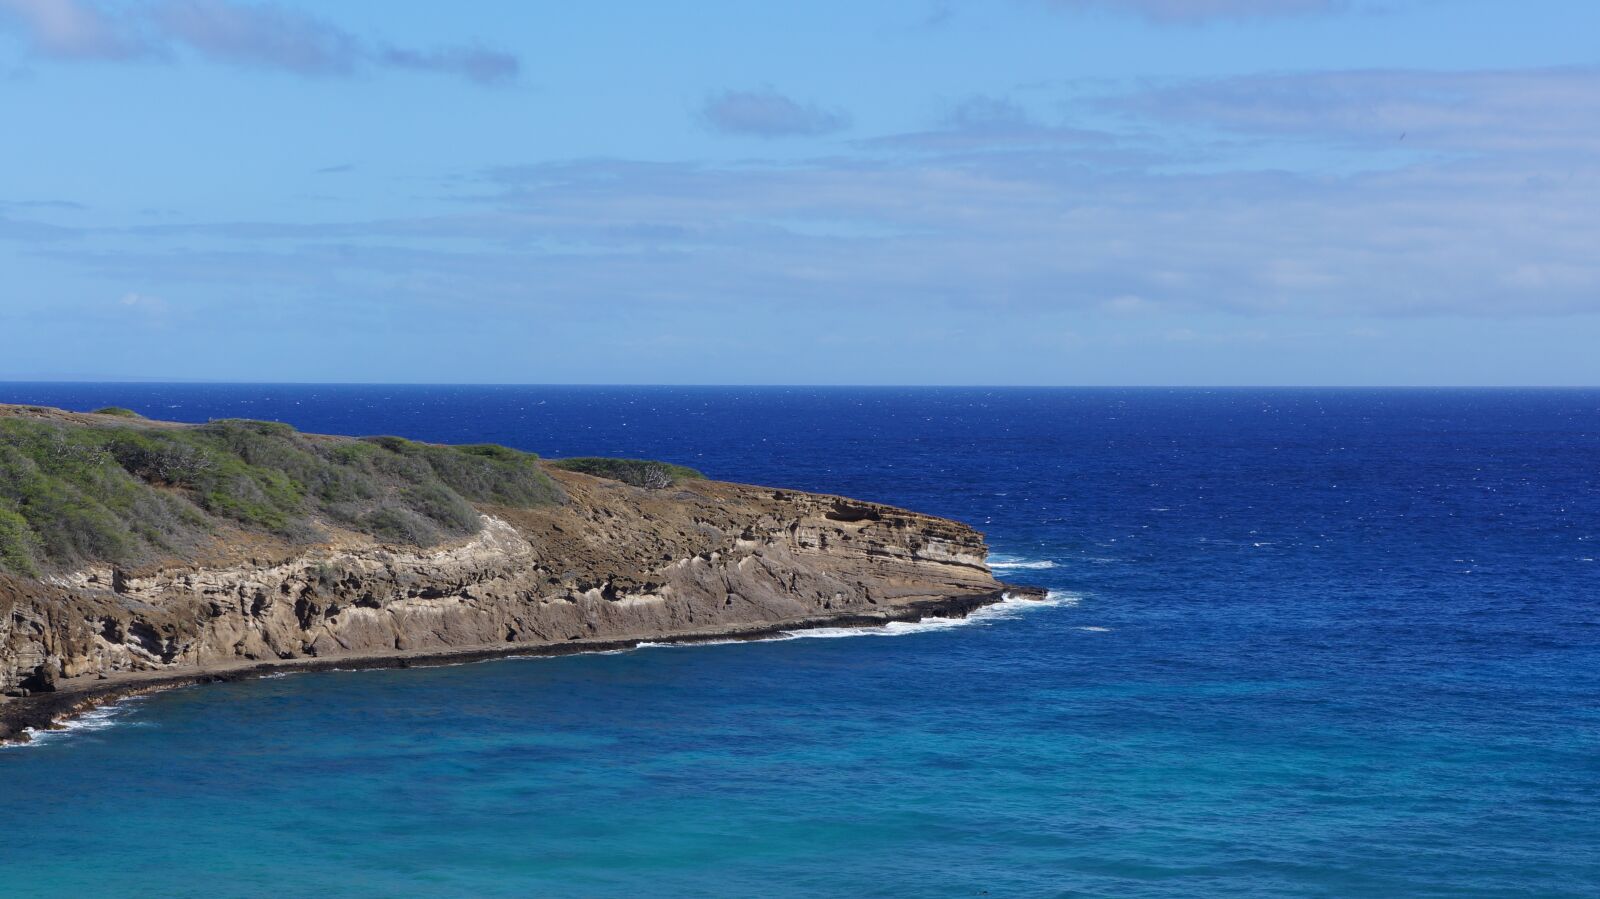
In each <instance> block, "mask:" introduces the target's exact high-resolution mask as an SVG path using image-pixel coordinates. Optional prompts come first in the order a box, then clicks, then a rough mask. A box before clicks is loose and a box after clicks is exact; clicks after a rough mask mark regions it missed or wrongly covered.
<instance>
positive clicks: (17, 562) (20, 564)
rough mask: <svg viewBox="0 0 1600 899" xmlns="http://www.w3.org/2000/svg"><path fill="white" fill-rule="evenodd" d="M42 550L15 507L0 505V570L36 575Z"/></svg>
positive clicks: (37, 539) (36, 536)
mask: <svg viewBox="0 0 1600 899" xmlns="http://www.w3.org/2000/svg"><path fill="white" fill-rule="evenodd" d="M42 550H43V547H41V546H40V545H39V537H38V535H36V534H34V532H33V529H32V528H30V527H29V526H28V520H27V519H26V518H23V517H22V515H21V514H20V513H18V512H17V511H16V510H15V509H11V508H7V507H6V506H4V505H0V571H14V572H16V573H18V574H26V575H30V576H34V577H37V576H38V574H39V554H40V552H41V551H42Z"/></svg>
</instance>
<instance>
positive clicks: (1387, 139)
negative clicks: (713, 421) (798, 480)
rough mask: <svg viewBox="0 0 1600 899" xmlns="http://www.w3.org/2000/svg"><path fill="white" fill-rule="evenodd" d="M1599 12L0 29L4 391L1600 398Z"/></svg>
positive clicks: (232, 0) (1582, 2)
mask: <svg viewBox="0 0 1600 899" xmlns="http://www.w3.org/2000/svg"><path fill="white" fill-rule="evenodd" d="M1597 34H1600V4H1597V3H1595V2H1594V0H1518V2H1515V3H1512V2H1506V0H942V2H941V0H871V2H862V0H805V2H788V0H772V2H762V3H750V2H748V0H697V2H694V3H671V4H668V3H659V2H654V0H651V2H646V0H634V2H619V0H588V2H585V3H581V4H571V3H559V4H558V3H549V2H536V0H459V2H453V3H449V4H444V3H395V2H392V0H317V2H315V3H312V2H310V0H282V2H255V0H121V2H119V0H0V379H4V380H222V381H267V382H290V381H293V382H429V383H552V384H553V383H585V384H592V383H644V384H657V383H659V384H983V385H989V384H996V385H1001V384H1016V385H1180V386H1184V385H1353V386H1369V385H1441V386H1451V385H1596V384H1600V43H1597V42H1596V40H1595V36H1596V35H1597Z"/></svg>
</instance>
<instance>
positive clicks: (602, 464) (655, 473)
mask: <svg viewBox="0 0 1600 899" xmlns="http://www.w3.org/2000/svg"><path fill="white" fill-rule="evenodd" d="M550 464H551V465H554V466H556V467H557V468H562V469H566V470H567V471H577V472H582V473H583V474H588V475H594V476H595V477H599V478H610V479H612V480H614V481H621V482H623V483H624V484H632V485H633V486H635V487H644V488H647V489H650V490H660V489H662V488H664V487H671V486H672V485H673V484H676V483H678V482H679V481H682V480H692V479H700V478H704V477H705V475H703V474H701V473H700V472H698V471H695V470H694V469H693V468H689V467H687V466H683V465H673V464H671V463H670V462H655V461H652V460H649V459H605V458H600V457H596V456H577V457H573V458H571V459H554V460H552V461H551V462H550Z"/></svg>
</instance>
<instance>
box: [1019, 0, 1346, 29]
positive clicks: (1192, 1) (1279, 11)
mask: <svg viewBox="0 0 1600 899" xmlns="http://www.w3.org/2000/svg"><path fill="white" fill-rule="evenodd" d="M1045 2H1046V3H1048V4H1049V5H1050V6H1054V7H1057V8H1059V9H1066V10H1109V11H1113V12H1127V13H1132V14H1135V15H1138V16H1142V17H1144V18H1146V19H1150V20H1152V21H1155V22H1162V23H1168V24H1190V25H1192V24H1196V23H1200V22H1207V21H1212V20H1216V19H1253V18H1267V17H1272V16H1302V15H1315V14H1321V13H1331V12H1337V11H1339V10H1341V9H1344V8H1345V7H1346V5H1347V4H1346V3H1345V2H1344V0H1045Z"/></svg>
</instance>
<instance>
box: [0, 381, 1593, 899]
mask: <svg viewBox="0 0 1600 899" xmlns="http://www.w3.org/2000/svg"><path fill="white" fill-rule="evenodd" d="M377 390H380V389H374V388H361V389H357V388H340V389H327V388H294V389H289V388H284V389H275V390H264V389H263V388H259V387H258V388H245V387H231V388H214V387H213V388H207V387H194V386H188V387H182V388H179V387H160V386H147V387H141V388H137V391H144V393H138V392H137V391H135V390H134V389H132V388H110V387H105V388H96V387H84V386H77V387H73V388H70V389H69V388H44V387H25V386H11V387H4V388H0V399H18V400H20V399H26V400H28V401H32V402H48V403H55V404H64V405H69V406H77V407H79V408H83V407H88V406H93V405H103V404H106V403H110V402H117V403H118V404H120V405H129V406H133V407H134V408H138V409H140V410H141V411H145V412H147V413H149V414H161V415H167V416H170V417H187V418H194V419H203V418H205V417H208V416H211V415H223V414H240V413H241V412H243V413H245V414H251V415H254V416H256V417H281V418H286V419H288V420H291V421H294V422H295V423H296V424H299V425H301V426H304V427H307V428H314V429H323V430H342V431H351V430H353V431H360V432H399V433H404V434H406V435H408V436H414V437H421V438H429V439H441V440H442V439H451V440H459V439H491V440H499V441H502V442H508V443H513V444H517V445H521V446H525V447H528V448H531V449H540V450H546V451H550V452H552V453H554V452H562V453H567V454H579V453H590V452H593V453H613V454H615V453H619V452H624V453H630V454H637V455H650V456H664V457H668V458H672V459H674V460H675V461H683V462H688V463H690V464H697V465H699V466H701V467H703V468H706V469H707V470H708V471H709V472H710V473H712V474H714V475H717V476H722V477H728V478H733V479H743V480H753V481H760V482H766V483H780V484H784V485H789V486H798V487H812V488H816V489H824V490H833V491H839V492H846V493H851V494H855V495H860V496H865V497H868V498H872V499H880V500H886V501H890V502H896V503H900V504H904V505H909V506H914V507H917V508H923V509H928V510H931V511H936V512H941V513H944V514H951V515H955V516H957V517H961V518H965V519H966V520H969V521H972V522H974V523H975V524H978V525H980V526H981V527H983V528H984V529H985V530H986V531H988V532H989V533H990V535H991V538H992V542H993V543H994V544H995V547H996V549H997V550H999V551H1001V552H1002V553H1005V554H1006V555H1007V557H1008V558H1009V559H1010V560H1011V561H1014V562H1022V563H1024V564H1027V565H1029V566H1030V567H1017V568H1011V569H1008V571H1009V574H1010V576H1011V577H1013V578H1014V579H1016V580H1020V581H1027V582H1031V583H1038V584H1042V585H1044V586H1047V587H1050V588H1051V589H1053V590H1055V591H1057V593H1056V595H1057V598H1058V600H1059V602H1057V603H1056V604H1054V605H1050V606H1047V607H1038V608H1032V609H1029V610H1026V611H1020V610H1015V611H1014V610H1006V611H1003V612H1001V613H999V614H991V615H987V616H981V617H980V618H979V619H978V620H976V621H973V622H970V623H967V624H964V625H961V626H955V627H943V626H937V625H935V626H930V627H926V628H921V629H912V630H911V631H909V632H905V633H900V634H898V635H895V636H883V635H867V636H857V637H849V638H830V639H822V638H805V639H793V640H786V641H778V642H769V643H759V644H737V645H722V646H704V647H689V648H680V647H672V648H651V649H642V650H639V651H635V652H631V653H625V654H617V655H604V656H586V657H569V658H560V659H527V660H508V661H500V662H492V663H483V664H477V665H468V666H460V667H454V668H441V669H431V670H408V671H377V672H349V673H335V674H327V675H296V676H290V677H284V678H276V679H271V680H263V681H257V682H252V683H245V684H233V685H224V686H214V687H206V688H198V689H190V690H182V691H177V692H173V693H168V694H164V695H161V696H157V697H151V698H148V699H144V700H138V701H134V702H131V703H128V704H125V705H123V706H120V707H118V708H117V709H115V710H114V711H113V712H112V713H111V714H110V715H109V716H108V717H107V718H106V719H105V720H104V721H101V722H97V723H95V724H94V725H93V726H92V727H88V728H82V729H78V730H75V731H72V732H69V733H66V734H62V735H54V736H51V737H49V738H47V739H46V740H44V741H42V742H41V743H39V744H38V745H35V746H30V747H25V748H21V749H13V750H6V751H4V752H0V820H3V821H4V822H5V825H6V830H7V836H6V838H5V839H4V840H0V887H4V889H0V893H4V894H6V895H12V894H15V895H38V896H84V895H151V894H161V895H175V896H214V895H279V894H285V893H287V894H319V895H333V896H343V895H348V896H372V895H418V896H430V895H439V896H446V895H477V894H481V895H497V896H524V895H563V896H565V895H586V896H587V895H593V896H620V895H641V894H643V895H708V894H715V895H761V896H817V895H864V896H973V895H981V894H983V893H984V892H987V893H988V894H989V895H992V896H1196V895H1239V896H1399V895H1405V896H1485V897H1488V896H1592V895H1596V894H1597V893H1600V849H1597V847H1600V701H1597V700H1600V599H1597V598H1600V590H1597V589H1596V588H1597V587H1600V571H1597V569H1596V565H1597V563H1595V562H1594V561H1593V559H1594V557H1595V556H1597V555H1600V552H1597V550H1600V547H1597V546H1596V543H1597V541H1600V503H1597V502H1596V500H1597V496H1600V493H1597V478H1600V465H1597V464H1596V463H1600V394H1597V393H1594V392H1582V391H1549V392H1407V391H1394V392H1385V391H1362V392H1333V391H1281V392H1247V391H1224V392H1199V391H1193V392H1159V391H781V390H773V391H764V392H763V391H717V390H711V389H706V390H657V391H650V390H634V391H625V390H587V391H585V390H580V389H561V390H543V391H542V392H541V389H538V388H524V389H518V390H511V389H508V388H498V389H483V388H455V389H449V390H443V389H439V390H427V389H412V390H402V389H388V388H385V389H381V390H383V391H386V392H383V393H381V394H380V393H376V392H374V391H377ZM49 391H61V392H67V393H69V394H70V395H66V396H62V395H60V394H50V393H49ZM71 391H76V392H75V393H71ZM363 391H365V392H363ZM130 392H133V393H134V395H132V396H130ZM541 403H542V404H541ZM173 405H176V406H177V407H178V408H176V409H169V408H166V407H168V406H173ZM341 422H342V424H341ZM1046 563H1048V564H1049V567H1044V566H1045V564H1046Z"/></svg>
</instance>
